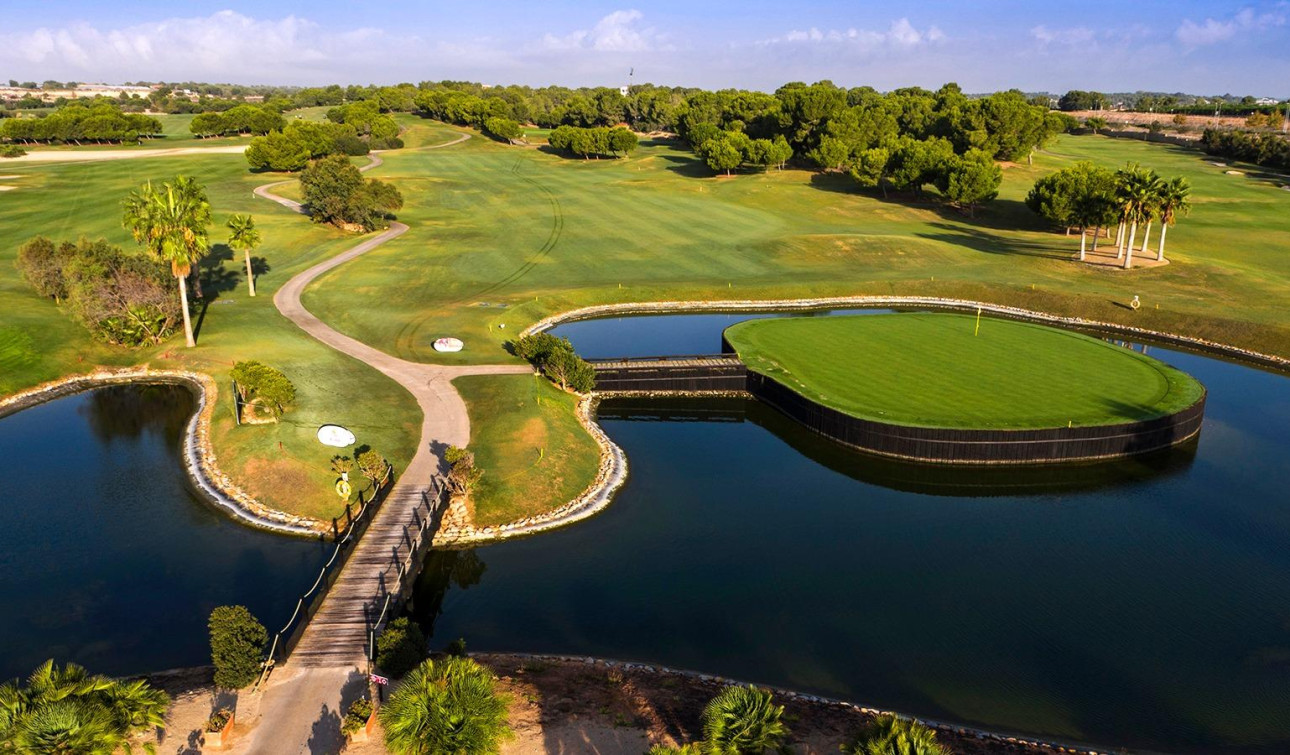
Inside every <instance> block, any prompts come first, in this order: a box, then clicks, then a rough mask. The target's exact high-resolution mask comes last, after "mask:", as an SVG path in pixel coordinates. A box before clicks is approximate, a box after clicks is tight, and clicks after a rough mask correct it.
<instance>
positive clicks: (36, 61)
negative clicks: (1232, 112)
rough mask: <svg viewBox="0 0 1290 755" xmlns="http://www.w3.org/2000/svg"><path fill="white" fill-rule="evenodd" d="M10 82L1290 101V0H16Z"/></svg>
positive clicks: (6, 33)
mask: <svg viewBox="0 0 1290 755" xmlns="http://www.w3.org/2000/svg"><path fill="white" fill-rule="evenodd" d="M4 4H5V6H6V10H5V13H4V23H3V24H2V25H0V81H3V80H7V79H11V78H12V79H18V80H36V81H43V80H46V79H55V80H59V81H63V80H75V81H85V82H102V83H121V82H124V81H137V80H148V81H159V80H160V81H186V80H194V81H209V82H234V83H242V84H280V85H319V84H327V83H341V84H367V83H377V84H394V83H399V82H404V81H409V82H413V83H415V82H419V81H426V80H434V81H437V80H441V79H458V80H469V81H481V82H484V83H488V84H529V85H534V86H540V85H545V84H561V85H566V86H618V85H622V84H626V83H629V79H628V74H629V72H630V71H632V70H633V69H634V71H635V75H634V77H633V78H632V79H631V81H632V82H634V83H644V82H652V83H655V84H665V85H683V86H701V87H705V88H725V87H740V88H749V89H762V90H766V91H773V90H774V89H775V88H777V87H778V86H779V85H781V84H783V83H785V82H788V81H807V82H811V81H818V80H821V79H829V80H832V81H833V82H834V83H836V84H839V85H842V86H859V85H865V84H867V85H870V86H874V87H876V88H878V89H892V88H896V87H901V86H924V87H928V88H935V87H938V86H940V85H941V84H943V83H945V82H948V81H955V82H957V83H958V84H959V85H960V86H962V87H963V89H964V90H965V91H969V92H987V91H995V90H999V89H1009V88H1014V87H1015V88H1018V89H1022V90H1024V91H1048V92H1055V93H1060V92H1065V91H1067V90H1068V89H1094V90H1098V91H1115V92H1118V91H1137V90H1146V91H1166V92H1175V91H1179V92H1188V93H1194V94H1225V93H1232V94H1241V95H1244V94H1252V95H1255V96H1271V97H1278V98H1284V97H1290V0H1256V1H1254V2H1249V3H1229V2H1222V1H1221V0H1172V1H1171V2H1162V1H1160V0H1136V1H1135V2H1125V1H1124V0H1080V2H1073V3H1054V2H1021V1H1020V0H996V1H994V2H988V1H986V0H922V2H875V1H872V0H868V1H867V0H849V1H841V0H821V1H818V2H812V1H809V0H804V1H802V2H793V1H792V0H779V1H778V2H769V1H767V0H742V1H741V2H708V1H705V0H689V1H688V2H673V1H672V0H652V1H651V2H648V3H646V2H641V1H640V0H583V1H582V2H570V1H568V0H543V1H541V2H534V1H533V0H525V2H515V3H512V2H509V1H508V0H494V1H493V2H487V3H482V2H471V1H470V0H451V1H448V0H442V1H441V0H435V1H433V2H417V1H416V0H402V2H398V3H389V2H387V3H366V2H361V1H356V0H313V2H309V3H300V2H288V1H285V0H257V1H256V2H240V1H237V0H228V1H226V2H219V3H207V2H192V1H185V0H168V1H167V2H155V1H153V0H114V2H110V3H105V2H102V0H93V1H91V0H68V1H67V2H56V1H53V0H45V1H40V0H5V3H4Z"/></svg>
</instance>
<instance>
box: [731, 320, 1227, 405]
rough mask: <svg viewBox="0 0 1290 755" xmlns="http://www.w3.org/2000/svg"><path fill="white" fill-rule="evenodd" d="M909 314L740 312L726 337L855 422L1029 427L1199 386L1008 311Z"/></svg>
mask: <svg viewBox="0 0 1290 755" xmlns="http://www.w3.org/2000/svg"><path fill="white" fill-rule="evenodd" d="M976 324H977V319H976V317H974V316H972V315H959V314H945V313H931V312H928V313H916V314H894V315H850V316H839V317H804V318H796V317H791V318H782V319H771V320H751V321H748V322H742V323H738V324H736V325H733V326H731V327H730V328H729V329H728V330H727V331H726V338H727V339H728V340H729V341H730V344H731V345H732V346H733V347H734V348H735V351H736V352H738V353H739V356H740V358H741V359H743V361H744V363H745V364H747V365H748V367H749V369H751V370H754V371H756V372H759V373H761V374H763V375H766V376H767V377H770V378H773V379H775V380H777V381H779V382H780V383H782V384H784V385H786V386H788V387H789V388H791V389H793V390H794V391H796V392H798V393H800V394H801V395H803V396H805V397H807V398H809V399H811V400H813V401H815V402H817V403H820V404H823V405H825V406H829V407H833V408H835V409H838V410H840V411H842V412H845V413H847V414H850V415H852V416H855V417H860V418H863V419H869V420H875V421H878V422H887V423H891V424H897V425H916V426H920V427H952V428H989V429H1005V428H1006V429H1031V428H1048V427H1067V426H1075V427H1082V426H1090V425H1108V424H1118V423H1124V422H1133V421H1137V420H1145V419H1152V418H1154V417H1159V416H1163V415H1167V414H1172V413H1174V412H1177V411H1180V410H1182V409H1185V408H1186V407H1188V406H1191V405H1192V404H1194V403H1196V401H1198V400H1199V399H1200V397H1201V395H1203V393H1204V388H1203V387H1202V386H1201V385H1200V383H1199V382H1197V381H1196V380H1195V379H1194V378H1192V377H1190V376H1189V375H1187V374H1186V373H1183V372H1181V371H1179V370H1176V369H1174V368H1172V367H1170V366H1168V365H1166V364H1164V363H1163V362H1160V361H1158V360H1155V359H1152V358H1151V357H1148V356H1144V355H1142V354H1138V353H1136V352H1133V351H1129V350H1128V349H1125V348H1123V347H1121V346H1115V345H1113V344H1110V343H1107V342H1106V341H1101V340H1098V339H1096V338H1092V337H1089V336H1085V335H1081V334H1079V333H1071V332H1069V331H1064V330H1058V329H1055V328H1049V327H1045V326H1043V325H1034V324H1031V323H1022V322H1015V321H1011V320H996V319H992V318H982V319H981V321H980V329H979V332H978V330H977V327H976Z"/></svg>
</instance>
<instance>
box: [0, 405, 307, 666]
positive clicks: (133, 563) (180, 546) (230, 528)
mask: <svg viewBox="0 0 1290 755" xmlns="http://www.w3.org/2000/svg"><path fill="white" fill-rule="evenodd" d="M193 405H194V400H193V397H192V394H191V393H190V392H189V391H188V390H187V389H186V388H182V387H180V386H174V385H151V386H134V385H132V386H115V387H110V388H100V389H96V390H93V391H88V392H85V393H80V394H76V395H74V396H69V397H67V398H61V399H57V400H55V401H52V402H50V403H46V404H41V405H39V406H36V407H33V408H31V409H27V410H24V411H21V412H18V413H17V414H14V415H11V416H9V417H5V418H3V419H0V480H3V485H2V486H0V489H3V491H4V495H3V497H2V498H0V511H3V526H0V606H3V610H2V611H0V679H9V678H11V677H15V676H25V675H26V674H27V673H29V672H30V671H31V670H32V669H33V668H34V667H35V666H36V665H37V664H39V663H41V662H42V661H44V660H45V659H47V658H54V659H56V660H57V661H58V662H60V663H62V662H65V661H75V662H77V663H80V664H82V665H85V666H87V667H88V668H89V669H90V670H91V671H94V672H101V673H107V674H134V673H141V672H146V671H158V670H161V669H167V668H175V667H180V666H193V665H200V664H205V663H210V650H209V646H208V645H207V636H206V617H207V616H208V615H209V614H210V611H211V609H212V608H214V607H215V606H217V605H222V604H232V603H240V604H243V605H246V606H247V607H249V608H250V609H251V611H252V613H254V614H255V615H256V616H258V617H259V618H260V620H261V621H263V622H264V623H265V624H266V625H268V626H269V627H270V631H271V632H272V631H276V630H277V629H278V628H279V627H280V625H281V624H282V623H284V622H286V620H287V619H288V618H289V616H290V612H291V611H292V610H293V609H294V608H295V601H296V598H297V596H298V594H299V592H300V591H301V590H304V589H305V588H307V587H308V586H309V584H310V583H311V582H312V581H313V579H314V577H315V576H316V575H317V570H318V569H319V568H320V567H321V566H322V563H323V559H324V557H325V554H324V552H323V548H322V545H321V544H320V543H317V542H311V541H306V540H298V539H294V538H287V537H283V536H280V535H272V534H268V533H264V532H259V531H256V530H253V529H250V528H248V527H245V526H242V525H240V524H237V523H236V522H234V521H232V520H231V519H229V517H228V516H227V515H225V514H223V513H220V512H219V511H217V510H215V509H214V508H212V507H210V506H208V505H207V504H205V503H204V502H202V501H201V500H200V499H198V498H197V496H196V494H195V493H193V492H192V491H191V489H190V488H189V483H188V480H187V477H186V476H185V474H184V468H183V460H182V451H181V447H180V443H181V438H182V435H183V431H184V425H185V423H186V422H187V420H188V418H189V416H190V415H191V413H192V410H193Z"/></svg>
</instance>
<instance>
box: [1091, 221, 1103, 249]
mask: <svg viewBox="0 0 1290 755" xmlns="http://www.w3.org/2000/svg"><path fill="white" fill-rule="evenodd" d="M1101 235H1102V226H1100V225H1099V226H1098V227H1097V228H1095V229H1093V253H1094V254H1096V253H1097V239H1098V237H1100V236H1101Z"/></svg>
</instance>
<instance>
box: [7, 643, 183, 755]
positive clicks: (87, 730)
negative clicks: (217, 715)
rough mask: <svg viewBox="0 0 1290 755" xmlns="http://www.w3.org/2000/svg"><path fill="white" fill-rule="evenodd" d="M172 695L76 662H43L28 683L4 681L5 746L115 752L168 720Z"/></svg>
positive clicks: (20, 749)
mask: <svg viewBox="0 0 1290 755" xmlns="http://www.w3.org/2000/svg"><path fill="white" fill-rule="evenodd" d="M169 705H170V698H169V697H167V696H166V693H164V692H162V691H161V690H156V689H152V688H151V687H149V686H148V685H147V683H145V682H143V681H135V682H118V681H114V680H112V679H109V678H107V677H105V676H97V675H95V676H91V675H90V674H89V672H87V671H86V670H85V669H84V668H82V667H80V666H77V665H76V664H74V663H69V664H67V665H66V666H64V667H62V668H59V667H57V666H55V665H54V662H53V661H52V660H50V661H46V662H45V663H43V664H41V665H40V666H39V667H38V668H37V669H36V670H35V671H34V672H32V674H31V676H30V677H28V679H27V682H26V684H25V685H24V686H19V685H17V684H15V683H12V682H10V683H6V684H4V685H0V751H2V752H8V751H9V750H8V749H6V747H11V748H16V750H17V751H18V752H29V753H38V754H40V753H51V754H53V753H58V754H59V755H63V754H65V753H87V754H89V755H99V753H102V755H111V753H114V752H116V750H117V748H118V747H125V748H126V749H127V750H128V749H129V744H128V742H127V737H128V736H129V735H130V734H132V733H134V732H138V731H145V730H147V729H150V728H152V727H155V726H160V725H162V724H163V723H164V722H165V714H166V709H167V708H168V707H169Z"/></svg>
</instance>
